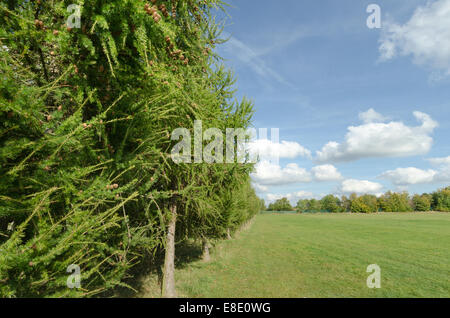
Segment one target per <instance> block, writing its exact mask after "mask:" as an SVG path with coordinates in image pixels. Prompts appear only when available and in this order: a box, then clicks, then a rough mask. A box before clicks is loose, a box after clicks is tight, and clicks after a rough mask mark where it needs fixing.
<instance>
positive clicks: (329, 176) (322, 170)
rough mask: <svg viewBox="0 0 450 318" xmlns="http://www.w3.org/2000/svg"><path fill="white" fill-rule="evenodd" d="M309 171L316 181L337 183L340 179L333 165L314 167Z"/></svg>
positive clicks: (340, 176) (339, 174)
mask: <svg viewBox="0 0 450 318" xmlns="http://www.w3.org/2000/svg"><path fill="white" fill-rule="evenodd" d="M311 171H312V173H313V175H314V179H316V180H317V181H338V180H341V179H342V175H341V173H340V172H339V171H338V170H337V168H336V167H335V166H333V165H321V166H315V167H314V168H312V169H311Z"/></svg>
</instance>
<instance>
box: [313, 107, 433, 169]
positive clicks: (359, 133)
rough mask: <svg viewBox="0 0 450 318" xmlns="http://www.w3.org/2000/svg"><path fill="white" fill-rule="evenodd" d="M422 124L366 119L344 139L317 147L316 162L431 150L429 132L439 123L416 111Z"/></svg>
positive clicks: (401, 155) (390, 155)
mask: <svg viewBox="0 0 450 318" xmlns="http://www.w3.org/2000/svg"><path fill="white" fill-rule="evenodd" d="M413 114H414V117H416V119H417V120H418V121H419V122H421V125H420V126H414V127H409V126H406V125H405V124H403V123H402V122H395V121H392V122H389V123H374V122H370V123H367V122H366V123H364V124H363V125H360V126H351V127H349V128H348V133H347V135H346V136H345V141H344V142H343V143H338V142H335V141H331V142H329V143H327V144H326V145H325V146H324V147H323V148H322V150H320V151H317V154H316V161H317V162H349V161H355V160H358V159H362V158H371V157H375V158H377V157H405V156H414V155H423V154H426V153H428V152H429V151H430V149H431V146H432V144H433V138H432V137H431V136H430V134H431V133H432V132H433V130H434V129H435V128H436V127H437V126H438V123H437V122H436V121H434V120H433V119H432V118H431V117H430V116H429V115H427V114H425V113H422V112H418V111H416V112H414V113H413Z"/></svg>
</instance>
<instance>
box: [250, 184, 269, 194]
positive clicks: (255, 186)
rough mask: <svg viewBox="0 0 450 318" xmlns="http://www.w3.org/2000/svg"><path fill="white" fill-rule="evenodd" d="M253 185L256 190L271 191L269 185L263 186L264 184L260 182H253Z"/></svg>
mask: <svg viewBox="0 0 450 318" xmlns="http://www.w3.org/2000/svg"><path fill="white" fill-rule="evenodd" d="M252 185H253V188H254V189H255V191H256V192H259V193H265V192H268V191H269V188H268V187H266V186H263V185H261V184H259V183H252Z"/></svg>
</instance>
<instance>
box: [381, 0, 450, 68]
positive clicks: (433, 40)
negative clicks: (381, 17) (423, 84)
mask: <svg viewBox="0 0 450 318" xmlns="http://www.w3.org/2000/svg"><path fill="white" fill-rule="evenodd" d="M383 30H385V31H384V32H383V34H382V36H381V38H380V48H379V50H380V54H381V60H389V59H393V58H395V57H396V56H412V57H413V62H414V63H415V64H418V65H426V66H429V67H431V68H433V69H435V70H439V71H441V72H443V73H444V74H446V75H450V0H438V1H434V2H428V4H427V5H425V6H420V7H418V8H417V9H416V11H415V12H414V14H413V16H412V17H411V19H410V20H409V21H408V22H406V23H405V24H404V25H400V24H397V23H391V22H386V23H384V27H383Z"/></svg>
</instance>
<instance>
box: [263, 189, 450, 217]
mask: <svg viewBox="0 0 450 318" xmlns="http://www.w3.org/2000/svg"><path fill="white" fill-rule="evenodd" d="M267 210H268V211H297V212H298V213H303V212H331V213H344V212H353V213H374V212H414V211H415V212H428V211H440V212H450V187H447V188H444V189H439V190H437V191H435V192H433V193H431V194H430V193H424V194H421V195H419V194H415V195H410V194H409V193H408V192H402V193H396V192H391V191H389V192H386V193H385V194H383V195H382V196H379V197H378V196H376V195H372V194H364V195H359V196H358V195H357V194H355V193H353V194H351V195H350V196H349V197H347V196H345V195H344V196H342V197H341V198H339V197H337V196H334V195H332V194H330V195H327V196H325V197H323V198H322V199H320V200H317V199H302V200H299V201H298V202H297V206H295V207H293V206H292V205H291V204H290V202H289V200H288V199H287V198H282V199H279V200H277V201H275V202H273V203H271V204H269V207H268V209H267Z"/></svg>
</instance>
